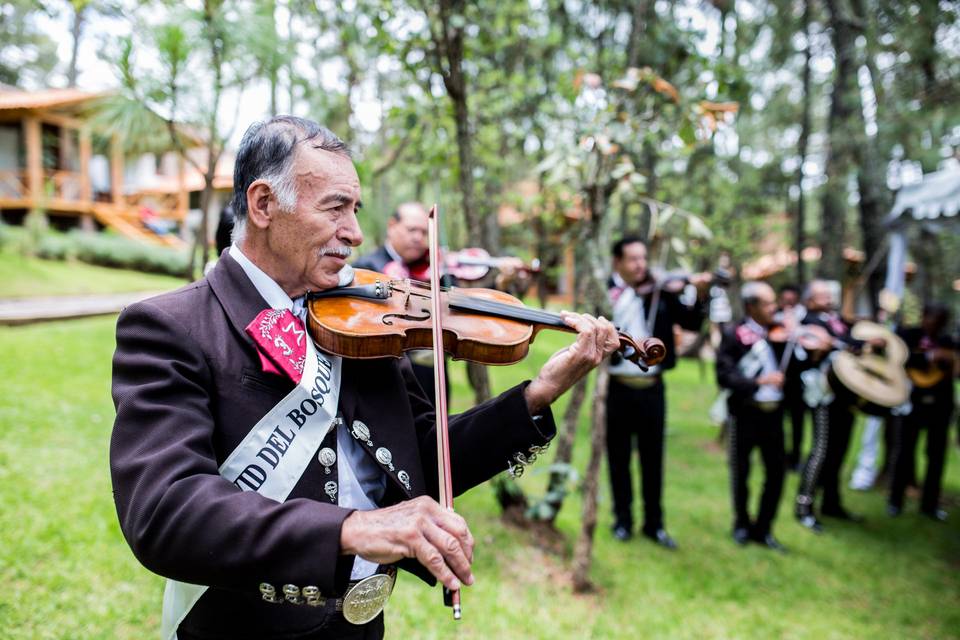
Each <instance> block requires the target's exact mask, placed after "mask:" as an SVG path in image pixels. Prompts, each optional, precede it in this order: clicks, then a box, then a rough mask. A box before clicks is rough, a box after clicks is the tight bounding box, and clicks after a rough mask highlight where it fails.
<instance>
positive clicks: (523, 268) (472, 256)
mask: <svg viewBox="0 0 960 640" xmlns="http://www.w3.org/2000/svg"><path fill="white" fill-rule="evenodd" d="M443 257H444V266H445V268H446V271H447V273H449V274H450V275H452V276H453V277H455V278H457V279H458V280H462V281H464V282H474V281H476V280H480V279H482V278H484V277H485V276H486V275H487V274H488V273H490V269H510V270H513V271H518V272H520V273H527V274H529V273H539V272H540V260H538V259H536V258H535V259H534V260H533V261H532V262H531V263H530V264H525V263H523V262H522V261H521V260H519V259H518V258H499V257H495V256H491V255H490V254H489V253H488V252H487V251H486V250H485V249H481V248H479V247H475V248H470V249H461V250H460V251H449V252H447V253H445V254H444V256H443Z"/></svg>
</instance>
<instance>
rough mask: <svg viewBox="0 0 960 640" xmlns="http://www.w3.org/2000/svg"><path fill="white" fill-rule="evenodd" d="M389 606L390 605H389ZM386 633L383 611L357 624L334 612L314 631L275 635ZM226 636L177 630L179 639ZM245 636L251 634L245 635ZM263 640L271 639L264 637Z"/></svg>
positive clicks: (351, 639)
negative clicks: (371, 618) (368, 620)
mask: <svg viewBox="0 0 960 640" xmlns="http://www.w3.org/2000/svg"><path fill="white" fill-rule="evenodd" d="M277 606H282V607H292V606H306V605H291V604H288V603H283V604H280V605H277ZM387 606H389V605H387ZM383 635H384V628H383V613H380V614H379V615H378V616H377V617H376V618H374V619H373V620H371V621H370V622H368V623H367V624H361V625H355V624H351V623H349V622H347V621H346V620H345V619H344V618H343V615H342V614H339V613H334V614H331V615H330V616H329V618H328V619H327V621H326V622H324V623H322V625H321V627H320V628H319V629H316V630H314V631H312V632H309V631H308V632H303V633H296V634H292V635H291V634H280V635H277V636H275V637H277V638H283V639H284V640H332V639H334V638H335V639H336V640H382V638H383ZM224 637H225V636H223V635H220V634H206V633H205V634H202V635H195V634H193V633H191V632H189V631H186V630H184V629H178V630H177V640H210V639H216V640H219V639H221V638H224ZM244 637H245V638H247V637H251V636H244ZM263 640H270V639H269V638H263Z"/></svg>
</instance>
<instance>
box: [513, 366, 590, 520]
mask: <svg viewBox="0 0 960 640" xmlns="http://www.w3.org/2000/svg"><path fill="white" fill-rule="evenodd" d="M588 380H589V376H588V377H585V378H583V379H582V380H580V381H579V382H577V384H575V385H574V386H573V389H572V390H571V391H570V402H569V404H567V410H566V411H565V412H564V414H563V431H561V432H560V435H559V436H558V437H557V441H556V442H557V448H556V453H555V454H554V456H553V463H552V464H551V469H550V480H549V482H548V483H547V492H546V493H545V494H544V496H543V499H542V500H540V501H539V502H537V503H536V504H535V505H534V506H533V507H532V508H530V509H529V511H528V513H529V517H530V519H531V520H537V521H540V522H543V523H544V524H548V525H550V526H551V527H552V526H553V524H554V522H555V521H556V519H557V515H558V514H559V513H560V509H561V508H562V507H563V501H564V500H565V499H566V497H567V493H568V491H567V487H568V485H569V484H570V478H571V475H572V467H571V464H570V463H571V461H572V460H573V443H574V440H575V439H576V436H577V423H578V422H579V421H580V407H582V406H583V401H584V400H586V398H587V386H588Z"/></svg>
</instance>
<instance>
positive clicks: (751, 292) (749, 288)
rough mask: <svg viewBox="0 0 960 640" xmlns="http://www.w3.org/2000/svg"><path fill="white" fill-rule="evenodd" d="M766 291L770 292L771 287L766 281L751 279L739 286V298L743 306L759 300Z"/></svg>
mask: <svg viewBox="0 0 960 640" xmlns="http://www.w3.org/2000/svg"><path fill="white" fill-rule="evenodd" d="M766 291H769V292H771V293H772V292H773V288H772V287H771V286H770V285H769V284H767V283H766V282H761V281H759V280H751V281H750V282H745V283H744V284H743V286H742V287H740V299H741V300H742V301H743V304H744V306H747V305H753V304H756V303H757V302H759V301H760V296H761V295H763V293H764V292H766Z"/></svg>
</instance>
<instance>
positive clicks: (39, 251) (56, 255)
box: [0, 224, 189, 276]
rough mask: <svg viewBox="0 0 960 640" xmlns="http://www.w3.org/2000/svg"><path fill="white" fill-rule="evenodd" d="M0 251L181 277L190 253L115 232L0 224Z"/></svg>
mask: <svg viewBox="0 0 960 640" xmlns="http://www.w3.org/2000/svg"><path fill="white" fill-rule="evenodd" d="M0 248H2V249H4V250H14V251H20V252H27V253H30V254H31V255H36V256H37V257H38V258H43V259H45V260H79V261H80V262H86V263H89V264H95V265H99V266H102V267H115V268H118V269H133V270H135V271H145V272H147V273H162V274H168V275H172V276H182V275H183V274H184V273H185V272H186V270H187V261H188V258H189V253H188V252H187V251H178V250H176V249H171V248H169V247H159V246H154V245H150V244H145V243H141V242H137V241H135V240H130V239H128V238H124V237H123V236H118V235H114V234H112V233H87V232H82V231H71V232H69V233H59V232H56V231H51V230H47V231H44V232H41V233H36V232H35V230H31V229H24V228H21V227H14V226H11V225H6V224H0Z"/></svg>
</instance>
